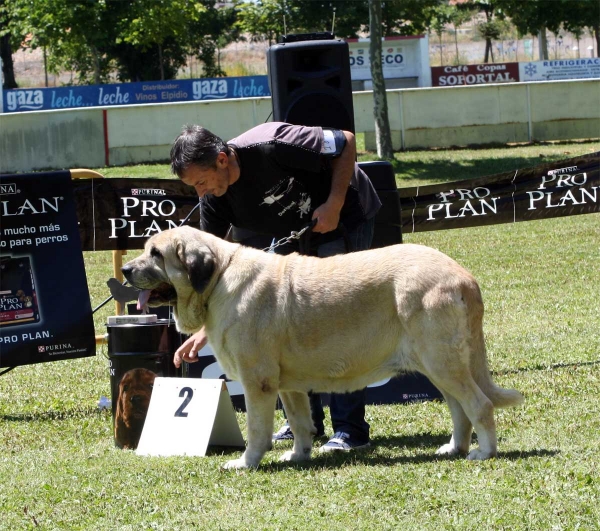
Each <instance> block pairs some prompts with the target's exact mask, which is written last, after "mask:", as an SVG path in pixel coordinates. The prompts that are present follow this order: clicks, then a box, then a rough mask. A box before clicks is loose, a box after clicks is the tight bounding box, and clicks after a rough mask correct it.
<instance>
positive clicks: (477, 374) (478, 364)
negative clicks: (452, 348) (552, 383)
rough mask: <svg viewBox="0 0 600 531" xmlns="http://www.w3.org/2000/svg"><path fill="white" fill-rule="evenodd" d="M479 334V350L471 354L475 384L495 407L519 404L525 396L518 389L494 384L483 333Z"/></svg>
mask: <svg viewBox="0 0 600 531" xmlns="http://www.w3.org/2000/svg"><path fill="white" fill-rule="evenodd" d="M480 335H481V341H477V343H479V345H478V346H477V347H476V348H478V349H479V350H475V351H474V352H473V354H472V355H471V372H472V375H473V378H474V379H475V381H476V382H477V385H478V386H479V387H480V388H481V390H482V391H483V393H484V394H485V395H486V396H487V397H488V398H489V399H490V400H491V401H492V404H494V407H496V408H503V407H511V406H518V405H519V404H522V403H523V401H524V400H525V398H524V397H523V395H522V394H521V393H520V392H519V391H517V390H516V389H504V388H503V387H500V386H498V385H496V384H495V383H494V381H493V380H492V375H491V374H490V370H489V367H488V363H487V355H486V351H485V343H484V341H483V333H481V334H480Z"/></svg>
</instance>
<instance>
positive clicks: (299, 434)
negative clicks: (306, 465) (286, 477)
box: [279, 391, 316, 461]
mask: <svg viewBox="0 0 600 531" xmlns="http://www.w3.org/2000/svg"><path fill="white" fill-rule="evenodd" d="M279 394H280V396H281V401H282V402H283V407H284V408H285V412H286V414H287V418H288V422H289V424H290V428H291V429H292V433H293V434H294V447H293V448H292V450H290V451H288V452H285V453H284V454H283V456H281V461H305V460H307V459H310V451H311V449H312V437H313V435H314V434H315V433H316V430H315V427H314V424H313V422H312V419H311V415H310V404H309V401H308V395H307V394H306V393H299V392H295V391H286V392H281V393H279Z"/></svg>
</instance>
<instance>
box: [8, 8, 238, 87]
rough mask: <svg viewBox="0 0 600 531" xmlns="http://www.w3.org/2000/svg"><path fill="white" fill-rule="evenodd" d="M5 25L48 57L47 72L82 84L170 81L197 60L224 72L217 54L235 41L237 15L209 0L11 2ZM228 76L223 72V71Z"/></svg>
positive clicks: (15, 37) (211, 72)
mask: <svg viewBox="0 0 600 531" xmlns="http://www.w3.org/2000/svg"><path fill="white" fill-rule="evenodd" d="M6 6H7V7H6V9H5V13H4V15H2V13H1V12H0V15H2V18H1V19H0V20H1V21H6V30H5V31H8V32H9V33H10V34H11V35H12V36H13V42H14V41H15V40H16V41H17V42H18V43H19V44H20V43H22V42H23V41H24V40H25V38H26V37H27V39H28V46H30V47H31V48H34V49H35V48H40V47H43V48H44V49H45V50H46V51H47V52H48V58H49V63H48V65H49V68H50V70H51V71H54V72H58V71H60V70H63V69H68V70H73V71H75V72H77V73H78V77H79V82H81V83H86V82H95V83H103V82H106V81H108V78H109V75H110V74H111V72H113V71H114V70H116V71H117V73H118V76H119V78H120V79H121V80H122V81H142V80H151V79H168V78H172V77H174V76H175V75H176V73H177V70H178V69H179V68H180V67H181V66H182V65H183V64H185V60H186V56H188V55H194V56H197V57H198V58H199V59H200V60H202V61H203V62H204V64H205V73H206V74H209V75H211V76H212V75H214V74H219V73H220V72H219V70H218V68H216V66H215V57H214V56H215V54H214V51H215V49H216V48H217V46H219V44H218V41H219V42H220V43H221V44H220V45H223V43H226V42H227V41H228V39H229V40H231V39H232V38H234V36H235V31H234V28H233V22H234V16H235V15H234V11H233V9H231V8H224V9H216V7H215V5H214V2H213V1H209V0H195V1H190V0H10V2H7V3H6ZM221 73H222V72H221Z"/></svg>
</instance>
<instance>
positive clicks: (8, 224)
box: [0, 172, 95, 367]
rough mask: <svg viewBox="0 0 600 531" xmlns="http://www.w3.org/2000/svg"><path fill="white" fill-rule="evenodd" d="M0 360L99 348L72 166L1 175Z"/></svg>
mask: <svg viewBox="0 0 600 531" xmlns="http://www.w3.org/2000/svg"><path fill="white" fill-rule="evenodd" d="M0 220H1V224H0V236H1V238H0V367H15V366H18V365H28V364H32V363H40V362H47V361H56V360H64V359H70V358H81V357H85V356H92V355H94V354H95V337H94V322H93V319H92V308H91V305H90V296H89V293H88V287H87V280H86V276H85V269H84V264H83V256H82V254H81V242H80V239H79V232H78V229H77V216H76V211H75V202H74V199H73V188H72V185H71V176H70V173H69V172H52V173H36V174H34V175H31V174H29V175H27V174H24V175H3V176H0Z"/></svg>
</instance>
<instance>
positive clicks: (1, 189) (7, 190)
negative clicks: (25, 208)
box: [0, 183, 19, 195]
mask: <svg viewBox="0 0 600 531" xmlns="http://www.w3.org/2000/svg"><path fill="white" fill-rule="evenodd" d="M17 193H19V190H17V185H16V184H15V183H6V184H5V183H0V195H10V194H17Z"/></svg>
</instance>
